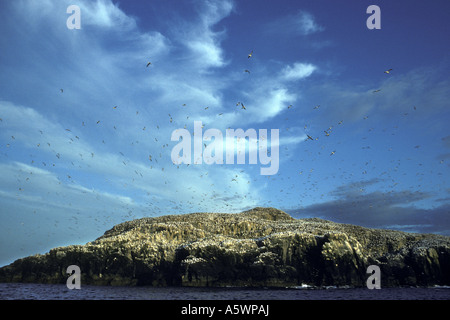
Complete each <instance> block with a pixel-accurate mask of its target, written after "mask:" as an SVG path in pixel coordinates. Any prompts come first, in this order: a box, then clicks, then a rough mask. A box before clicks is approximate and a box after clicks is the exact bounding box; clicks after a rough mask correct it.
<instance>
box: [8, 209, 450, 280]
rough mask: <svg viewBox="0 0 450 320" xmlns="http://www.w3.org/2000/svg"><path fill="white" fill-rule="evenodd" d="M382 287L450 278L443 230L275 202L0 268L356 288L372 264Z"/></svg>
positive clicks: (449, 248)
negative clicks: (343, 219)
mask: <svg viewBox="0 0 450 320" xmlns="http://www.w3.org/2000/svg"><path fill="white" fill-rule="evenodd" d="M373 264H375V265H378V266H379V267H380V270H381V286H382V287H387V286H405V285H408V286H409V285H418V286H430V285H450V237H445V236H439V235H432V234H412V233H404V232H399V231H392V230H378V229H368V228H363V227H359V226H355V225H348V224H339V223H334V222H331V221H325V220H321V219H317V218H311V219H294V218H292V217H291V216H289V215H288V214H286V213H285V212H283V211H280V210H277V209H274V208H255V209H252V210H249V211H245V212H242V213H239V214H226V213H193V214H185V215H170V216H161V217H155V218H143V219H138V220H133V221H129V222H124V223H121V224H118V225H116V226H114V227H113V228H112V229H110V230H108V231H106V232H105V234H104V235H103V236H101V237H100V238H98V239H96V240H95V241H93V242H89V243H87V244H85V245H72V246H67V247H60V248H55V249H52V250H50V251H49V252H48V253H46V254H43V255H34V256H30V257H26V258H24V259H19V260H17V261H15V262H14V263H12V264H10V265H8V266H5V267H3V268H1V269H0V282H41V283H66V280H67V278H68V274H67V273H66V269H67V267H68V266H69V265H78V266H79V267H80V269H81V281H82V284H94V285H154V286H169V285H174V286H279V287H286V286H298V285H302V284H308V285H312V286H356V287H364V286H365V285H366V280H367V278H368V277H369V274H366V269H367V267H368V266H369V265H373Z"/></svg>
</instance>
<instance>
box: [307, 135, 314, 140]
mask: <svg viewBox="0 0 450 320" xmlns="http://www.w3.org/2000/svg"><path fill="white" fill-rule="evenodd" d="M307 136H308V138H307V139H306V140H308V139H311V140H313V141H314V139H313V137H311V136H310V135H309V134H307Z"/></svg>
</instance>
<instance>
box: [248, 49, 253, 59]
mask: <svg viewBox="0 0 450 320" xmlns="http://www.w3.org/2000/svg"><path fill="white" fill-rule="evenodd" d="M252 55H253V50H252V52H250V53H249V54H248V58H249V59H250V58H251V57H252Z"/></svg>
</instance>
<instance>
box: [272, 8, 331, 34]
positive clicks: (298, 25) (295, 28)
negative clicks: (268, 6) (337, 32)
mask: <svg viewBox="0 0 450 320" xmlns="http://www.w3.org/2000/svg"><path fill="white" fill-rule="evenodd" d="M324 29H325V28H324V27H323V26H322V25H320V24H318V23H317V22H316V19H315V18H314V16H313V15H312V14H311V13H309V12H307V11H303V10H300V11H298V12H297V13H295V14H290V15H287V16H285V17H282V18H278V19H276V20H273V21H271V22H269V23H268V24H267V32H269V33H276V34H280V35H291V36H292V35H297V36H306V35H310V34H313V33H316V32H320V31H323V30H324Z"/></svg>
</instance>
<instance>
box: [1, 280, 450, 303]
mask: <svg viewBox="0 0 450 320" xmlns="http://www.w3.org/2000/svg"><path fill="white" fill-rule="evenodd" d="M0 300H450V287H432V288H381V289H379V290H376V289H374V290H369V289H366V288H351V289H342V288H328V289H305V288H298V289H247V288H186V287H169V288H167V287H166V288H156V287H110V286H88V285H85V286H84V285H82V286H81V289H79V290H77V289H73V290H70V289H68V288H67V287H66V285H49V284H23V283H0Z"/></svg>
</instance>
